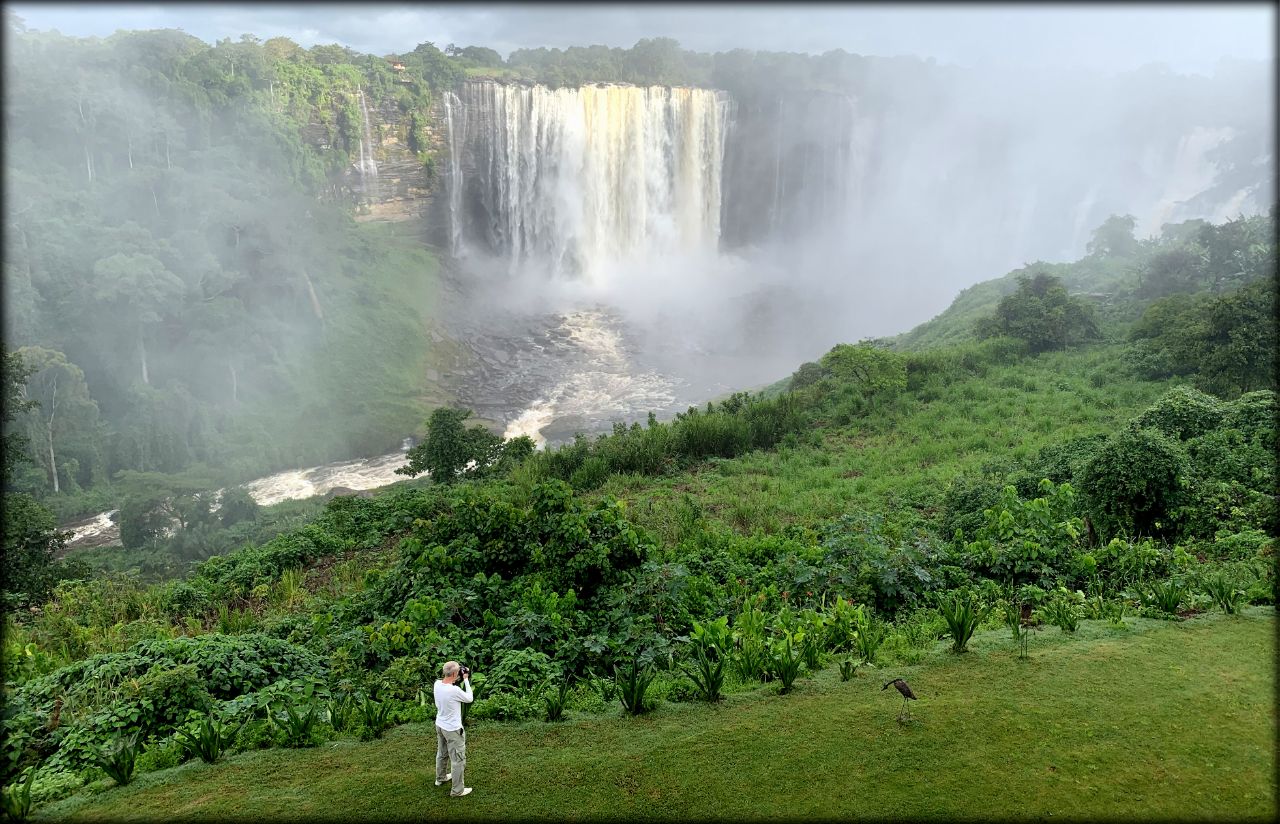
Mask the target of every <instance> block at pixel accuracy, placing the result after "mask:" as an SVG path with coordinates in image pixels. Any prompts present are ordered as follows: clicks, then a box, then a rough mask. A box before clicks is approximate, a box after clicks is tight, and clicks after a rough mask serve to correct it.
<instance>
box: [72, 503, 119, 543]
mask: <svg viewBox="0 0 1280 824" xmlns="http://www.w3.org/2000/svg"><path fill="white" fill-rule="evenodd" d="M114 514H116V510H114V509H113V510H111V511H109V512H99V513H98V514H97V515H95V516H94V517H93V520H91V521H89V522H88V523H85V524H80V525H78V526H77V525H73V526H72V528H71V530H70V531H71V538H70V540H68V541H67V544H68V545H71V544H84V543H89V542H91V541H94V540H95V539H98V538H101V537H104V536H107V537H110V535H111V534H112V533H118V530H117V528H116V525H115V522H114V521H112V520H111V516H112V515H114Z"/></svg>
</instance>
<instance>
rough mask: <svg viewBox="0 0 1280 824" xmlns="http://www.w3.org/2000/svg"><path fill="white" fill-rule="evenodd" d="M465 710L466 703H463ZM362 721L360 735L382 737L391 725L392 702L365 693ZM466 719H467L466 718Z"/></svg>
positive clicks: (362, 702) (362, 701)
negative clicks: (374, 698) (375, 698)
mask: <svg viewBox="0 0 1280 824" xmlns="http://www.w3.org/2000/svg"><path fill="white" fill-rule="evenodd" d="M462 706H463V708H464V710H465V708H466V707H467V705H466V704H463V705H462ZM359 707H360V721H361V724H362V725H363V726H362V729H361V731H360V736H361V738H363V739H366V740H367V739H370V738H381V737H382V734H383V733H384V732H386V731H387V729H388V728H390V727H391V724H392V721H391V702H390V701H375V700H373V698H372V697H370V696H368V695H365V696H362V697H361V700H360V703H359ZM464 720H465V719H464Z"/></svg>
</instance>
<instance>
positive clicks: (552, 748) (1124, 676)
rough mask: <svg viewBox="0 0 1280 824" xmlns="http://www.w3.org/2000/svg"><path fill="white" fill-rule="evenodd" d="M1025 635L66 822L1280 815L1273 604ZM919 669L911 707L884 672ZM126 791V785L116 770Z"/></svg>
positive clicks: (339, 756)
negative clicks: (1025, 653)
mask: <svg viewBox="0 0 1280 824" xmlns="http://www.w3.org/2000/svg"><path fill="white" fill-rule="evenodd" d="M1128 623H1129V628H1128V629H1121V630H1117V629H1112V628H1110V627H1108V626H1107V625H1106V624H1105V623H1103V622H1095V621H1086V622H1084V623H1083V624H1082V626H1081V629H1080V632H1079V633H1077V634H1076V635H1074V636H1065V635H1063V634H1062V633H1060V632H1059V631H1058V630H1057V629H1052V628H1050V629H1047V630H1045V631H1044V632H1043V633H1040V634H1039V635H1037V636H1036V637H1035V639H1034V640H1033V641H1032V645H1031V658H1030V660H1027V661H1020V660H1018V658H1017V655H1016V651H1015V649H1014V644H1013V642H1012V640H1011V639H1010V638H1009V636H1008V633H1007V631H1003V632H1002V631H998V630H994V629H992V630H990V631H984V632H981V633H979V634H978V636H977V637H976V638H975V639H974V642H973V650H972V651H971V652H970V653H967V654H965V655H962V656H953V655H951V654H950V653H947V652H945V651H944V648H945V642H939V644H938V645H937V648H936V649H935V651H934V652H933V653H931V654H930V655H929V656H928V657H927V658H926V659H925V660H924V661H923V662H922V663H921V664H919V665H916V666H908V667H891V668H881V669H876V670H870V671H865V672H862V673H861V674H860V675H859V677H857V678H855V679H854V680H852V681H849V682H841V681H840V680H839V675H838V673H837V672H836V669H835V667H834V666H833V667H830V668H828V669H826V670H824V671H822V672H821V673H820V674H819V675H818V676H817V677H813V678H803V679H802V680H801V681H799V682H798V683H797V691H796V692H795V693H793V694H791V695H786V696H780V695H775V694H772V693H773V689H772V688H771V687H764V688H761V689H758V690H755V691H751V692H747V693H738V694H735V695H732V696H730V697H729V698H728V699H726V700H725V701H724V702H723V703H722V704H721V705H719V706H715V707H708V706H706V705H702V704H663V705H662V706H661V707H660V708H659V709H658V710H656V711H655V712H654V713H652V714H650V715H647V716H642V717H640V718H621V717H616V716H588V717H577V718H572V717H571V718H570V720H569V721H567V722H566V723H562V724H556V725H551V724H544V723H538V722H530V723H524V724H493V723H490V724H476V725H474V726H473V728H472V730H471V734H470V736H469V738H470V741H469V756H470V758H469V761H468V770H467V774H468V778H467V783H468V784H469V785H471V786H473V787H475V793H473V794H472V795H471V796H469V797H467V798H465V799H460V800H453V799H449V798H447V797H446V791H445V789H444V788H439V789H437V788H436V787H434V786H433V784H432V778H433V769H434V767H433V759H434V752H435V740H434V735H433V733H432V728H431V726H430V725H425V724H415V725H406V726H402V727H398V728H396V729H393V730H391V731H390V732H388V733H387V735H386V737H385V738H384V739H383V740H381V741H374V742H369V743H355V742H347V741H342V742H336V743H331V744H328V745H325V746H323V747H320V748H317V749H311V750H294V751H289V750H267V751H261V752H255V753H245V754H240V755H235V756H231V757H229V758H227V759H226V760H225V761H223V762H221V763H219V764H216V765H213V766H208V765H204V764H202V763H199V762H193V763H188V764H186V765H183V766H181V767H177V768H174V769H171V770H165V771H161V772H158V773H153V774H150V775H145V776H141V777H139V778H138V779H136V780H135V782H134V783H133V784H131V785H130V786H128V787H125V788H111V789H107V790H105V791H101V792H99V793H97V794H92V793H90V792H86V793H82V794H81V795H79V796H76V797H73V798H70V799H67V800H65V801H63V802H60V803H58V804H54V805H50V806H49V807H47V808H44V809H42V810H39V811H38V815H37V818H38V819H41V820H52V819H62V818H69V819H75V820H86V821H88V820H93V821H97V820H113V821H115V820H191V819H197V818H199V819H219V820H225V819H233V818H234V819H270V820H284V819H290V818H296V819H309V818H325V819H335V818H337V819H343V820H368V819H388V818H393V819H429V820H436V819H444V818H446V817H451V818H457V817H463V818H465V819H467V820H476V819H486V820H489V819H499V820H503V819H510V818H519V819H528V818H540V819H569V820H580V819H603V818H610V819H623V820H627V819H637V818H656V819H689V818H694V819H699V818H717V819H729V820H740V819H757V818H759V819H763V818H771V819H784V818H785V819H790V820H803V819H805V818H812V817H818V818H822V819H831V818H858V817H868V818H890V817H893V818H898V817H903V818H943V819H948V820H951V819H970V818H973V819H1026V818H1042V817H1054V818H1068V819H1113V818H1124V819H1144V820H1149V819H1168V818H1179V819H1187V818H1190V819H1201V820H1274V817H1275V815H1276V786H1275V769H1276V752H1275V744H1276V739H1275V732H1276V726H1275V724H1276V716H1275V708H1274V698H1275V695H1274V687H1275V680H1274V661H1275V631H1276V622H1275V613H1274V610H1273V609H1271V608H1261V607H1255V608H1251V609H1249V610H1248V611H1247V612H1246V614H1245V615H1243V616H1240V617H1235V618H1230V617H1225V616H1221V615H1212V616H1202V617H1199V618H1195V619H1192V620H1189V621H1185V622H1181V623H1168V622H1161V621H1153V620H1147V619H1130V620H1129V622H1128ZM899 675H900V676H903V677H906V678H907V679H908V680H909V681H910V682H911V685H912V687H913V688H914V689H915V691H916V693H917V694H918V695H919V696H920V700H919V701H917V702H914V703H913V705H912V708H911V709H912V716H913V720H912V721H911V722H908V723H905V724H902V723H899V722H898V721H896V720H895V718H896V716H897V713H898V711H899V709H900V707H901V704H902V701H901V699H900V698H899V696H898V695H897V694H896V693H895V692H894V691H893V690H889V691H888V692H882V691H881V689H880V687H881V684H882V683H883V682H884V681H885V680H887V679H889V678H892V677H894V676H899ZM105 783H106V784H109V783H110V782H109V781H107V782H105Z"/></svg>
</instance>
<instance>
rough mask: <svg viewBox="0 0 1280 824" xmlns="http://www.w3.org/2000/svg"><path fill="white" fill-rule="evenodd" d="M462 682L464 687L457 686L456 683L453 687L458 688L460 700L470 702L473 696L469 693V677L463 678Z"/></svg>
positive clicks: (465, 702)
mask: <svg viewBox="0 0 1280 824" xmlns="http://www.w3.org/2000/svg"><path fill="white" fill-rule="evenodd" d="M462 684H463V686H464V687H465V688H466V689H462V688H459V687H458V686H457V685H456V684H455V685H454V689H456V690H458V692H459V693H460V695H459V700H460V701H462V703H464V704H470V703H471V702H472V701H473V700H475V696H474V695H472V694H471V679H470V678H465V679H463V681H462Z"/></svg>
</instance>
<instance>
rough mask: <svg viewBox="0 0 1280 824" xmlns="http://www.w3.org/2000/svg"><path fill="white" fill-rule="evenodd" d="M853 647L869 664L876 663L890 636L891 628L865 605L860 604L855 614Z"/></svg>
mask: <svg viewBox="0 0 1280 824" xmlns="http://www.w3.org/2000/svg"><path fill="white" fill-rule="evenodd" d="M853 626H854V633H855V634H854V638H853V646H854V649H856V650H857V651H858V655H860V656H861V657H862V660H863V661H865V662H866V663H868V664H874V663H875V662H876V655H877V653H878V652H879V651H880V647H881V646H882V645H883V644H884V641H885V639H886V638H887V637H888V636H889V627H888V626H887V625H886V624H885V623H884V622H883V621H881V620H879V619H878V618H876V616H875V615H874V614H872V612H871V611H870V610H869V609H867V607H866V605H865V604H858V606H857V611H856V612H855V613H854V623H853Z"/></svg>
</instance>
